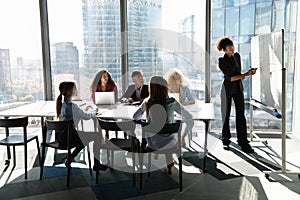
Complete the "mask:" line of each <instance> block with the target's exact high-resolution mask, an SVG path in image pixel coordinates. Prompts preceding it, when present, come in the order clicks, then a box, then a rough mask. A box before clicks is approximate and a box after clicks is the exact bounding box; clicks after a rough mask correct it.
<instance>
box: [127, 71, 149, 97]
mask: <svg viewBox="0 0 300 200" xmlns="http://www.w3.org/2000/svg"><path fill="white" fill-rule="evenodd" d="M131 78H132V81H133V83H134V84H131V85H129V86H128V88H127V90H126V91H125V93H124V94H123V96H122V97H121V102H126V103H133V102H139V103H141V102H142V101H143V100H144V99H145V98H146V97H148V96H149V90H148V85H145V84H144V77H143V75H142V73H141V72H140V71H133V72H132V74H131Z"/></svg>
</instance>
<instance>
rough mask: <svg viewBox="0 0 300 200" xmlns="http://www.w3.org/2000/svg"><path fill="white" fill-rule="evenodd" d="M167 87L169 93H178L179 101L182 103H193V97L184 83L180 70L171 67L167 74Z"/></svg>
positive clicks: (185, 104)
mask: <svg viewBox="0 0 300 200" xmlns="http://www.w3.org/2000/svg"><path fill="white" fill-rule="evenodd" d="M168 87H169V90H170V92H171V93H179V102H180V103H181V104H182V105H184V106H187V105H191V104H195V99H194V97H193V96H192V93H191V91H190V90H189V88H188V87H187V86H186V85H185V83H184V79H183V75H182V73H181V71H180V70H178V69H173V72H172V73H170V74H169V76H168Z"/></svg>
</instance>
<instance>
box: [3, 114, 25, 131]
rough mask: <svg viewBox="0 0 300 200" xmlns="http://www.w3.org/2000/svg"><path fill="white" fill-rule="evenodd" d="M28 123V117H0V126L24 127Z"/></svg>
mask: <svg viewBox="0 0 300 200" xmlns="http://www.w3.org/2000/svg"><path fill="white" fill-rule="evenodd" d="M27 125H28V117H14V118H5V119H3V118H0V127H5V128H9V127H26V126H27Z"/></svg>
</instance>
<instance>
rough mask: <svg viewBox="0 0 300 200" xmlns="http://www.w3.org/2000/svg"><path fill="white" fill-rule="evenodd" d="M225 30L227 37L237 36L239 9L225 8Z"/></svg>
mask: <svg viewBox="0 0 300 200" xmlns="http://www.w3.org/2000/svg"><path fill="white" fill-rule="evenodd" d="M225 15H226V23H225V24H226V29H225V33H226V35H227V36H238V35H239V25H240V23H239V7H228V8H226V14H225Z"/></svg>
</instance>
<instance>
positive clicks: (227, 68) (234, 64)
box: [219, 53, 244, 94]
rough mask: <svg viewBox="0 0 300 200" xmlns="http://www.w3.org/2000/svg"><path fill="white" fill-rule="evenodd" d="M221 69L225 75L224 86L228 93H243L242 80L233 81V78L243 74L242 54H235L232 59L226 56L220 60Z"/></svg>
mask: <svg viewBox="0 0 300 200" xmlns="http://www.w3.org/2000/svg"><path fill="white" fill-rule="evenodd" d="M219 68H220V69H221V71H222V72H223V74H224V82H223V84H224V86H225V90H226V93H228V92H229V93H230V94H235V93H237V92H243V90H244V88H243V84H242V80H237V81H231V80H230V79H231V77H232V76H234V75H240V74H241V57H240V54H238V53H235V54H234V55H233V56H232V57H229V56H228V55H227V54H225V55H224V56H223V57H220V58H219Z"/></svg>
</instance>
